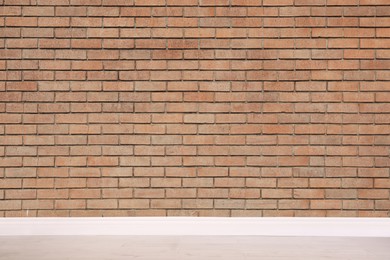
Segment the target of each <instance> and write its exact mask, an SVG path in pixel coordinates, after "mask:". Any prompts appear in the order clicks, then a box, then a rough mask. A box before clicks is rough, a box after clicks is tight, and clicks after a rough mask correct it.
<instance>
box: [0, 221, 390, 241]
mask: <svg viewBox="0 0 390 260" xmlns="http://www.w3.org/2000/svg"><path fill="white" fill-rule="evenodd" d="M23 235H162V236H163V235H169V236H170V235H175V236H187V235H192V236H200V235H206V236H209V235H227V236H231V235H242V236H245V235H246V236H249V235H257V236H335V237H340V236H344V237H390V218H218V217H215V218H214V217H213V218H206V217H202V218H200V217H129V218H122V217H114V218H113V217H110V218H0V236H23Z"/></svg>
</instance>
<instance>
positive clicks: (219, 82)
mask: <svg viewBox="0 0 390 260" xmlns="http://www.w3.org/2000/svg"><path fill="white" fill-rule="evenodd" d="M0 4H1V6H0V14H1V16H0V26H1V28H0V34H1V38H0V48H1V49H0V59H1V60H0V80H1V82H0V123H1V124H0V216H3V217H13V216H32V217H33V216H42V217H43V216H72V217H73V216H150V215H154V216H177V215H180V216H232V217H236V216H329V217H330V216H332V217H333V216H351V217H357V216H359V217H373V216H376V217H386V216H389V211H390V197H389V196H390V194H389V188H390V175H389V174H390V172H389V166H390V158H389V155H390V102H389V101H390V60H389V59H390V38H389V37H390V1H389V0H0Z"/></svg>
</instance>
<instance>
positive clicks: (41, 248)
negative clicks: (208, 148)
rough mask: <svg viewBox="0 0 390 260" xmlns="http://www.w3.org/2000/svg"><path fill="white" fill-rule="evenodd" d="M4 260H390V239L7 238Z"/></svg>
mask: <svg viewBox="0 0 390 260" xmlns="http://www.w3.org/2000/svg"><path fill="white" fill-rule="evenodd" d="M0 259H7V260H11V259H18V260H22V259H40V260H44V259H72V260H73V259H223V260H227V259H244V260H246V259H250V260H252V259H253V260H254V259H343V260H346V259H353V260H356V259H364V260H367V259H370V260H375V259H383V260H389V259H390V238H354V237H353V238H351V237H262V236H3V237H0Z"/></svg>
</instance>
